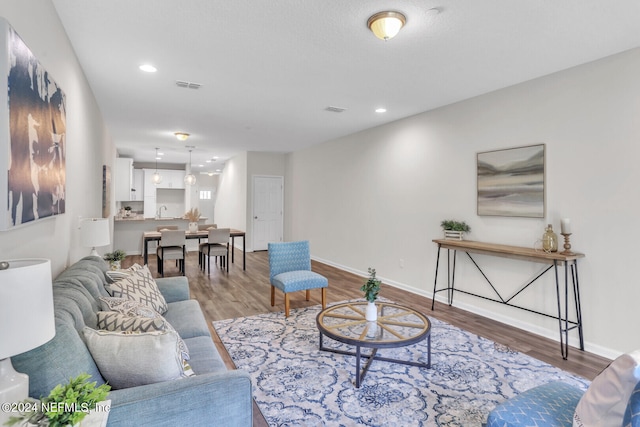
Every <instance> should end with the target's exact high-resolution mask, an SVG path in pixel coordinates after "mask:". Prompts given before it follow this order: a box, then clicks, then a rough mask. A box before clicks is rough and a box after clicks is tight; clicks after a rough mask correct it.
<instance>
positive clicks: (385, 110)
mask: <svg viewBox="0 0 640 427" xmlns="http://www.w3.org/2000/svg"><path fill="white" fill-rule="evenodd" d="M386 112H387V109H386V108H376V113H386Z"/></svg>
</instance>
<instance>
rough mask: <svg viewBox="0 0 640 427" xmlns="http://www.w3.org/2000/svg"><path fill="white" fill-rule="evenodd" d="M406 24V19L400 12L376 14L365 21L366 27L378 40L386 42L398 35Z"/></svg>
mask: <svg viewBox="0 0 640 427" xmlns="http://www.w3.org/2000/svg"><path fill="white" fill-rule="evenodd" d="M406 22H407V18H405V16H404V15H403V14H402V13H400V12H390V11H387V12H378V13H376V14H375V15H373V16H372V17H371V18H369V20H368V21H367V27H369V29H370V30H371V32H373V34H375V36H376V37H377V38H379V39H380V40H384V41H387V40H389V39H392V38H394V37H395V36H396V34H398V32H399V31H400V29H401V28H402V27H403V26H404V24H405V23H406Z"/></svg>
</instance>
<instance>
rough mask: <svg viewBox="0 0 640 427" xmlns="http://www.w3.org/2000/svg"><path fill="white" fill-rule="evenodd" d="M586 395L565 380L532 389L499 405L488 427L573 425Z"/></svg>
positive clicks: (491, 414)
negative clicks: (575, 413) (574, 417)
mask: <svg viewBox="0 0 640 427" xmlns="http://www.w3.org/2000/svg"><path fill="white" fill-rule="evenodd" d="M583 394H584V392H583V391H582V390H579V389H577V388H575V387H573V386H570V385H568V384H564V383H561V382H552V383H548V384H544V385H541V386H538V387H535V388H532V389H531V390H527V391H525V392H524V393H522V394H519V395H518V396H516V397H514V398H512V399H509V400H507V401H505V402H502V403H500V404H499V405H498V406H496V408H495V409H494V410H493V411H491V413H490V414H489V418H488V419H487V427H515V426H527V427H564V426H566V427H571V426H572V425H573V413H574V411H575V409H576V406H577V405H578V402H579V401H580V398H581V397H582V395H583Z"/></svg>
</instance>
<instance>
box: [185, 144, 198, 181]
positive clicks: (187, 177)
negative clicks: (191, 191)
mask: <svg viewBox="0 0 640 427" xmlns="http://www.w3.org/2000/svg"><path fill="white" fill-rule="evenodd" d="M191 151H192V150H189V173H188V174H187V175H185V176H184V183H185V184H187V185H194V184H195V183H196V176H195V175H194V174H193V173H191Z"/></svg>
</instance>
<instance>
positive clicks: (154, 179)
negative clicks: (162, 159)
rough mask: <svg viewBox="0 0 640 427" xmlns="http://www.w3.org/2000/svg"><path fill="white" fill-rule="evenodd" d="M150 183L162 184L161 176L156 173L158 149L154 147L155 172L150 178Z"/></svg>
mask: <svg viewBox="0 0 640 427" xmlns="http://www.w3.org/2000/svg"><path fill="white" fill-rule="evenodd" d="M151 182H153V183H154V184H156V185H158V184H160V183H161V182H162V175H160V174H159V173H158V147H156V171H155V172H154V174H153V175H152V176H151Z"/></svg>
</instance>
